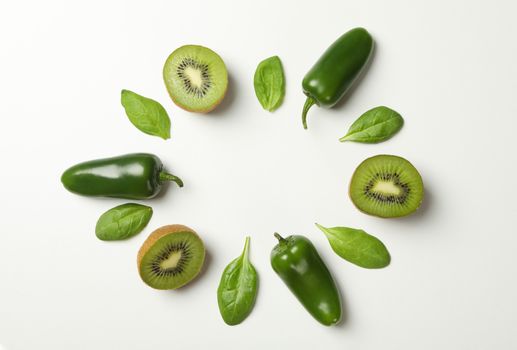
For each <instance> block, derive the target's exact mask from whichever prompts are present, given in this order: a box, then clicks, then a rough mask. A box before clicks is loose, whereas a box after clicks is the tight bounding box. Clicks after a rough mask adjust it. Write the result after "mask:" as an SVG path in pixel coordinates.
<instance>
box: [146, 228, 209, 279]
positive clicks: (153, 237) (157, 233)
mask: <svg viewBox="0 0 517 350" xmlns="http://www.w3.org/2000/svg"><path fill="white" fill-rule="evenodd" d="M177 232H192V233H193V234H194V235H196V236H197V237H198V238H199V239H200V240H201V242H203V240H202V239H201V237H199V235H198V234H197V233H196V232H195V231H194V230H193V229H191V228H190V227H188V226H185V225H178V224H176V225H166V226H162V227H160V228H158V229H156V230H154V231H153V232H152V233H151V234H150V235H149V237H147V239H146V240H145V242H144V243H143V244H142V247H140V250H139V251H138V255H137V258H136V261H137V266H138V273H139V274H140V278H142V280H143V281H144V277H143V276H142V274H141V271H142V269H141V268H140V263H141V262H142V258H143V257H144V255H145V254H146V253H147V251H148V250H149V249H150V248H151V247H153V246H154V244H155V243H156V241H158V240H159V239H160V238H162V237H163V236H166V235H169V234H174V233H177ZM204 262H205V255H204V254H203V257H202V260H201V264H200V266H203V263H204ZM198 274H199V271H198V273H197V274H196V276H197V275H198ZM196 276H194V277H193V278H192V280H193V279H194V278H196ZM192 280H190V281H192ZM190 281H188V282H190ZM188 282H187V283H188ZM185 284H186V283H185ZM185 284H183V285H185ZM183 285H180V286H178V287H177V288H180V287H182V286H183ZM150 287H151V288H154V287H153V286H150ZM155 289H157V288H155Z"/></svg>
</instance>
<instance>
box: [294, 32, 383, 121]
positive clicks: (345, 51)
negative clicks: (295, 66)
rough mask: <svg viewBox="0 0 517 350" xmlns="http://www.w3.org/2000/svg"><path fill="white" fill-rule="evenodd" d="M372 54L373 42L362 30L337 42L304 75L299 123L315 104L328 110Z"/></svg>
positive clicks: (350, 84)
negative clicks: (302, 102) (303, 98)
mask: <svg viewBox="0 0 517 350" xmlns="http://www.w3.org/2000/svg"><path fill="white" fill-rule="evenodd" d="M372 52H373V39H372V37H371V35H370V34H369V33H368V32H367V31H366V29H364V28H354V29H352V30H350V31H348V32H346V33H345V34H343V35H342V36H341V37H339V39H337V40H336V41H335V42H334V43H333V44H332V45H331V46H330V47H329V48H328V49H327V51H325V53H323V55H322V56H321V57H320V59H319V60H318V61H317V62H316V64H315V65H314V66H313V67H312V68H311V70H310V71H309V72H308V73H307V74H306V75H305V77H304V78H303V82H302V88H303V93H304V94H305V95H307V100H306V101H305V105H304V106H303V112H302V123H303V127H304V129H307V112H308V111H309V109H310V108H311V107H312V106H313V105H314V104H317V105H318V106H320V107H324V108H331V107H332V106H334V105H335V104H336V103H337V102H338V101H339V100H340V99H341V97H343V95H344V94H345V93H346V92H347V91H348V89H349V88H350V87H351V86H352V84H353V83H354V81H355V80H356V78H357V77H358V76H359V74H360V73H361V71H362V70H363V68H364V67H365V66H366V63H367V62H368V60H369V59H370V57H371V55H372Z"/></svg>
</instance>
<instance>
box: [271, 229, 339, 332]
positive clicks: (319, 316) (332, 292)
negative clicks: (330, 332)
mask: <svg viewBox="0 0 517 350" xmlns="http://www.w3.org/2000/svg"><path fill="white" fill-rule="evenodd" d="M275 237H276V238H277V239H278V240H279V243H278V244H277V245H276V246H275V247H274V248H273V251H272V252H271V266H272V267H273V270H274V271H275V272H276V273H277V274H278V276H280V278H281V279H282V280H283V281H284V283H285V284H286V285H287V287H289V289H290V290H291V292H293V294H294V295H295V296H296V297H297V298H298V300H299V301H300V302H301V303H302V305H303V306H304V307H305V309H306V310H307V311H309V313H310V314H311V315H312V316H313V317H314V318H315V319H316V320H318V321H319V322H320V323H322V324H324V325H325V326H331V325H334V324H336V323H338V322H339V320H340V319H341V300H340V297H339V292H338V289H337V287H336V284H335V282H334V279H333V278H332V275H331V274H330V272H329V270H328V268H327V266H326V265H325V263H324V262H323V260H321V257H320V256H319V254H318V252H317V251H316V248H315V247H314V245H312V243H311V241H309V240H308V239H307V238H305V237H304V236H289V237H287V238H282V236H280V235H279V234H278V233H275Z"/></svg>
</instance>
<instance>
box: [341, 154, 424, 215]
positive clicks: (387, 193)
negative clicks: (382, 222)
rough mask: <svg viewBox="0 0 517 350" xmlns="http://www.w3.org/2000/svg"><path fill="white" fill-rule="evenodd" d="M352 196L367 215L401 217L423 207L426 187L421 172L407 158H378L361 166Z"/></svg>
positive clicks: (385, 156) (373, 158)
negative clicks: (421, 205)
mask: <svg viewBox="0 0 517 350" xmlns="http://www.w3.org/2000/svg"><path fill="white" fill-rule="evenodd" d="M349 194H350V198H351V199H352V202H353V203H354V205H355V206H356V207H357V208H358V209H359V210H361V211H362V212H364V213H366V214H370V215H375V216H380V217H383V218H392V217H400V216H405V215H409V214H411V213H413V212H414V211H415V210H417V209H418V208H419V207H420V204H421V203H422V200H423V197H424V184H423V182H422V177H421V176H420V174H419V173H418V170H416V168H415V167H414V166H413V165H412V164H411V163H410V162H408V161H407V160H406V159H404V158H402V157H398V156H392V155H377V156H374V157H371V158H368V159H366V160H365V161H363V162H362V163H361V164H359V166H358V167H357V169H356V170H355V172H354V174H353V175H352V180H351V181H350V189H349Z"/></svg>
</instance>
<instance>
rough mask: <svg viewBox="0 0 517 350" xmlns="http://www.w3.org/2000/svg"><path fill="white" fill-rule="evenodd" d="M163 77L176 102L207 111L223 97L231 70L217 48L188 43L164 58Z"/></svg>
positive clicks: (191, 108) (195, 109)
mask: <svg viewBox="0 0 517 350" xmlns="http://www.w3.org/2000/svg"><path fill="white" fill-rule="evenodd" d="M163 80H164V81H165V86H166V87H167V91H168V92H169V95H170V97H171V99H172V101H174V103H175V104H177V105H178V106H179V107H181V108H183V109H185V110H187V111H191V112H199V113H206V112H209V111H211V110H212V109H214V108H215V107H216V106H217V105H218V104H219V103H220V102H221V101H222V100H223V98H224V96H225V94H226V89H227V87H228V72H227V70H226V65H225V64H224V61H223V60H222V59H221V57H220V56H219V55H218V54H217V53H215V52H214V51H212V50H210V49H209V48H206V47H203V46H199V45H185V46H182V47H180V48H178V49H176V50H175V51H174V52H173V53H171V54H170V55H169V57H168V58H167V61H165V65H164V67H163Z"/></svg>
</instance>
